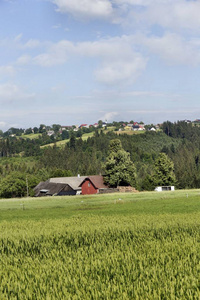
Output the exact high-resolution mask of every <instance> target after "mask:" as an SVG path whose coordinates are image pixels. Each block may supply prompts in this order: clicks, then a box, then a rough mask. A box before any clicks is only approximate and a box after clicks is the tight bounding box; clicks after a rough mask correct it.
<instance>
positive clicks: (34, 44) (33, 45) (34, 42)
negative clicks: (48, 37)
mask: <svg viewBox="0 0 200 300" xmlns="http://www.w3.org/2000/svg"><path fill="white" fill-rule="evenodd" d="M40 44H41V43H40V41H38V40H35V39H30V40H28V42H27V43H26V44H24V48H31V49H32V48H36V47H38V46H40Z"/></svg>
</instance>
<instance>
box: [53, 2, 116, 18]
mask: <svg viewBox="0 0 200 300" xmlns="http://www.w3.org/2000/svg"><path fill="white" fill-rule="evenodd" d="M53 3H55V4H56V6H57V11H59V12H61V13H70V14H72V15H73V16H74V17H75V18H81V19H88V18H92V19H94V18H110V17H111V16H112V14H113V8H112V4H111V2H110V1H109V0H54V1H53Z"/></svg>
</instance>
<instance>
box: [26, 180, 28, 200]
mask: <svg viewBox="0 0 200 300" xmlns="http://www.w3.org/2000/svg"><path fill="white" fill-rule="evenodd" d="M26 192H27V197H28V178H27V176H26Z"/></svg>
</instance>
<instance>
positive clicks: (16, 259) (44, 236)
mask: <svg viewBox="0 0 200 300" xmlns="http://www.w3.org/2000/svg"><path fill="white" fill-rule="evenodd" d="M0 230H1V243H0V252H1V272H0V280H1V285H0V299H199V298H200V291H199V280H200V275H199V274H200V263H199V261H200V245H199V240H200V191H199V190H184V191H175V192H162V193H156V192H146V193H135V194H129V193H127V194H109V195H95V196H75V197H50V198H24V199H9V200H0Z"/></svg>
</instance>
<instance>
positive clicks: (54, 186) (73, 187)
mask: <svg viewBox="0 0 200 300" xmlns="http://www.w3.org/2000/svg"><path fill="white" fill-rule="evenodd" d="M85 177H86V176H78V177H56V178H50V179H48V180H47V181H45V182H40V183H39V184H38V185H37V186H36V187H35V188H34V192H35V196H36V197H41V196H64V195H78V194H81V187H80V186H79V185H80V184H81V182H82V181H83V180H84V179H85Z"/></svg>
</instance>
